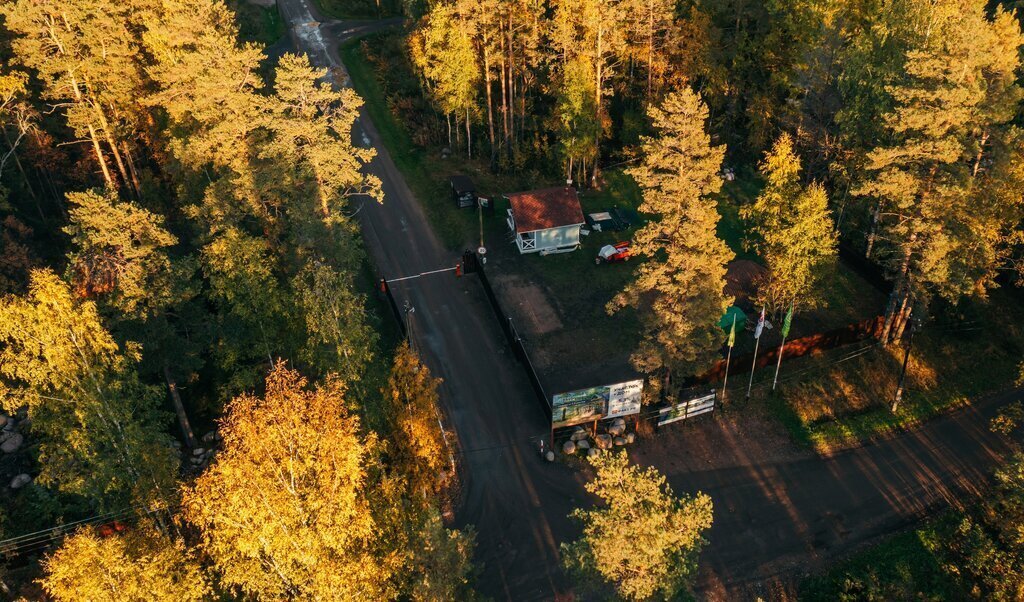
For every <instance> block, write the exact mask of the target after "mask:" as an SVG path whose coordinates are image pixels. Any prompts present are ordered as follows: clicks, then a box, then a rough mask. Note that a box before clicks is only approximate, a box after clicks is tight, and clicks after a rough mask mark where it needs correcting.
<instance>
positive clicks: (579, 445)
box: [576, 439, 590, 451]
mask: <svg viewBox="0 0 1024 602" xmlns="http://www.w3.org/2000/svg"><path fill="white" fill-rule="evenodd" d="M576 449H578V450H580V451H586V450H588V449H590V441H587V440H586V439H583V440H582V441H577V442H576Z"/></svg>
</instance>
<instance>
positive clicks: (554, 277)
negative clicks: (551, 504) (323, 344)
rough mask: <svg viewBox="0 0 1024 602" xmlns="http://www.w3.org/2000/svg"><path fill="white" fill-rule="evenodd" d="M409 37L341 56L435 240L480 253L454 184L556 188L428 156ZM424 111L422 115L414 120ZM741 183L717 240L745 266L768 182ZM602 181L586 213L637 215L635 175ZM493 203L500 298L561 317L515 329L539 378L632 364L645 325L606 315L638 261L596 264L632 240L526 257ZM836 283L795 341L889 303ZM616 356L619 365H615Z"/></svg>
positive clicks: (745, 174)
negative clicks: (615, 209)
mask: <svg viewBox="0 0 1024 602" xmlns="http://www.w3.org/2000/svg"><path fill="white" fill-rule="evenodd" d="M402 35H403V34H402V33H401V32H386V33H382V34H378V35H376V36H371V37H369V38H367V39H366V41H365V42H362V43H360V42H350V43H348V44H346V45H344V46H343V47H342V48H341V54H342V58H343V59H344V61H345V64H346V66H347V67H348V70H349V73H350V75H351V77H352V81H353V84H354V86H355V88H356V90H357V91H358V92H359V94H360V95H361V96H362V97H363V98H364V99H365V100H366V106H367V110H368V112H369V113H370V116H371V118H372V119H373V121H374V124H375V125H376V127H377V129H378V131H379V132H380V134H381V137H382V138H383V140H384V144H385V145H386V147H387V148H388V150H389V152H390V154H391V157H392V159H393V160H394V162H395V164H396V165H397V166H398V168H399V169H400V170H401V171H402V173H403V175H404V176H405V179H406V181H407V183H408V184H409V186H410V188H411V189H412V190H413V192H414V193H415V194H416V196H417V198H418V199H419V201H420V202H421V203H422V205H423V207H424V210H425V211H426V213H427V216H428V219H429V220H430V222H431V225H432V226H433V228H434V231H435V232H436V233H437V234H438V236H439V238H440V239H441V240H442V242H443V243H444V244H445V245H446V246H447V247H449V248H450V249H453V250H457V249H461V248H467V247H468V248H475V247H477V246H478V244H479V238H480V224H479V222H478V216H477V214H476V213H475V212H473V211H471V210H461V211H460V210H456V209H455V208H454V207H453V203H452V201H451V200H450V196H449V189H448V184H447V177H448V176H449V175H451V174H454V173H464V174H467V175H469V176H470V177H471V178H473V180H474V182H475V184H476V186H477V190H478V191H479V192H480V193H481V194H484V195H487V196H492V197H498V196H499V195H500V193H502V192H509V191H516V190H526V189H530V188H539V187H546V186H551V185H552V184H555V182H552V181H551V179H550V178H544V177H543V176H541V175H540V174H538V173H536V172H534V171H526V172H520V173H511V174H509V173H506V174H494V173H492V172H491V170H490V169H489V168H488V165H487V162H486V161H481V160H479V159H473V160H467V159H466V158H465V157H462V156H459V155H458V153H456V155H453V156H450V157H447V158H443V157H442V156H441V154H440V152H439V149H436V148H435V149H433V150H428V149H429V148H430V147H431V145H430V144H424V143H422V140H421V139H420V138H415V137H414V134H416V133H417V131H418V132H419V135H420V136H422V130H423V124H416V125H415V126H413V125H410V124H409V123H406V122H403V118H405V119H406V120H407V119H411V117H410V116H411V115H419V116H420V117H419V119H420V120H423V119H425V117H424V114H423V113H422V111H423V109H422V105H416V104H415V100H416V97H417V96H418V95H420V92H419V85H420V84H419V81H418V80H417V79H416V78H415V76H414V75H412V74H411V68H410V67H409V65H408V63H407V61H406V59H405V58H404V56H403V53H402V50H401V36H402ZM417 108H418V109H419V110H420V111H421V112H420V113H416V112H415V109H417ZM417 127H418V128H419V130H417ZM417 142H420V143H419V144H417ZM736 174H737V178H736V179H735V180H733V181H731V182H725V183H724V185H723V190H722V193H721V195H720V200H719V211H720V213H721V214H722V220H721V222H720V223H719V227H718V233H719V235H720V236H721V237H722V238H723V239H724V240H725V241H726V242H727V244H729V246H730V247H731V248H732V249H733V251H734V252H736V253H737V257H738V258H740V259H747V260H750V259H756V257H754V256H753V255H752V254H750V253H747V252H746V251H745V250H744V248H743V240H742V233H743V227H742V224H741V222H740V219H739V206H740V205H742V204H745V203H748V202H751V201H752V200H753V198H754V197H755V196H756V195H757V193H758V192H759V190H760V187H761V182H760V178H759V177H758V175H757V173H756V171H755V170H754V169H752V168H750V167H739V168H737V169H736ZM605 176H606V184H605V186H604V187H603V188H602V190H597V191H595V190H584V191H582V192H581V203H582V206H583V210H584V212H585V213H589V212H593V211H598V210H603V209H608V208H610V207H612V206H616V205H617V206H620V207H628V208H631V209H635V208H636V207H637V206H638V205H639V203H640V200H641V197H640V190H639V188H638V187H637V186H636V184H635V183H634V182H633V181H632V179H631V178H630V177H629V176H627V175H625V174H624V173H623V172H621V171H614V170H613V171H608V172H607V173H606V174H605ZM496 200H497V203H496V211H495V214H494V216H493V217H488V218H487V219H486V220H485V222H484V224H483V236H484V242H485V245H486V246H487V248H488V251H489V254H488V258H489V260H490V261H491V262H492V263H491V265H492V266H493V272H494V273H496V274H497V275H499V278H498V280H499V282H498V284H499V290H502V287H501V278H500V276H501V275H506V276H508V277H509V278H513V279H515V281H516V284H518V285H523V286H526V287H532V288H533V289H535V290H531V291H527V293H529V295H531V298H530V299H538V298H539V299H540V301H541V302H542V303H544V304H546V305H547V306H549V307H548V308H545V309H549V310H550V311H549V313H551V314H553V315H554V316H555V318H556V320H554V321H552V322H553V323H556V326H557V328H556V329H550V330H549V329H547V328H533V329H532V332H531V328H530V326H531V324H530V323H529V322H530V321H529V320H517V321H518V322H520V329H521V330H523V329H525V330H526V333H525V334H527V335H528V337H529V339H530V341H529V342H530V344H531V348H532V349H534V350H536V352H537V354H538V355H539V357H538V358H535V359H537V360H539V362H538V363H539V364H541V366H540V369H541V371H542V372H543V371H544V365H545V364H547V365H550V366H552V367H553V369H554V370H555V371H556V372H557V371H558V370H557V369H555V368H554V367H555V366H557V365H561V366H566V365H568V366H570V368H578V367H579V366H590V367H592V371H594V372H601V371H603V370H604V369H605V367H606V365H605V362H606V361H611V362H612V363H614V364H616V365H617V366H619V367H620V368H621V366H623V365H628V357H629V355H630V353H631V352H632V350H633V349H634V348H635V347H636V343H637V340H638V337H639V323H638V321H637V318H636V316H635V313H634V312H632V311H630V310H626V311H623V312H620V313H619V314H617V315H616V316H608V315H607V313H606V311H605V307H606V305H607V303H608V301H609V300H611V298H612V297H613V296H614V295H615V294H616V293H617V292H619V291H621V290H622V289H623V287H624V286H625V285H626V283H627V282H629V281H630V280H631V278H632V276H633V273H634V270H635V269H636V266H637V262H636V261H632V262H629V263H627V264H614V265H602V266H595V265H594V257H595V256H596V254H597V251H598V250H599V249H600V247H601V246H602V245H605V244H609V243H614V242H618V241H620V240H627V239H628V238H629V237H630V236H631V234H632V232H631V231H629V232H622V233H618V234H616V233H596V232H595V233H591V234H590V235H589V236H587V237H584V239H583V248H582V249H580V250H579V251H576V252H573V253H567V254H562V255H552V256H547V257H539V256H536V255H527V256H522V255H519V253H518V252H517V251H516V250H515V248H514V245H513V244H512V242H511V240H512V239H511V236H510V234H509V233H508V232H507V228H506V226H505V223H504V215H505V210H506V208H507V204H506V203H504V202H503V199H500V198H497V199H496ZM492 280H493V278H492ZM833 280H834V281H833V282H830V283H829V286H828V287H827V290H826V297H827V298H828V303H827V306H826V307H825V308H822V309H820V310H816V311H814V312H807V313H806V314H801V315H799V316H798V317H797V319H795V320H794V323H793V333H792V336H802V335H804V334H811V333H814V332H819V331H821V330H828V329H832V328H837V327H841V326H845V325H846V324H848V323H850V322H854V321H858V320H862V319H865V318H870V317H873V316H874V315H877V313H878V312H879V310H880V309H881V305H882V303H883V302H884V299H883V298H882V297H881V295H880V294H879V293H878V292H877V291H875V290H874V289H873V288H871V287H870V285H868V284H867V283H865V282H864V281H863V280H861V279H860V278H859V277H857V276H856V275H855V274H853V273H851V272H849V271H848V270H844V269H839V270H837V273H836V275H835V278H834V279H833ZM507 291H508V289H507V288H506V289H505V290H502V293H501V294H502V295H503V297H505V296H507V295H506V293H507ZM538 291H539V292H538ZM530 299H517V298H515V297H513V298H511V299H509V302H508V303H507V305H510V306H511V307H509V308H506V309H507V310H511V311H513V313H515V312H516V308H517V307H520V306H522V307H525V308H526V309H530V308H529V307H528V306H529V305H531V304H532V303H533V302H532V301H531V300H530ZM749 338H750V337H739V341H738V346H737V349H736V352H737V353H743V352H745V351H749V350H750V349H747V347H752V345H753V341H752V340H750V341H748V340H747V339H749ZM763 342H768V341H767V340H766V341H763ZM613 356H614V357H615V360H614V361H613V360H611V359H610V358H612V357H613ZM572 371H573V370H571V369H570V372H572ZM621 371H622V372H623V373H624V372H625V371H624V370H621ZM563 377H564V378H563ZM552 378H554V379H555V380H556V381H561V380H565V379H568V380H573V377H571V376H569V375H564V374H554V375H553V376H552Z"/></svg>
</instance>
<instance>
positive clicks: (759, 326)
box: [754, 307, 764, 339]
mask: <svg viewBox="0 0 1024 602" xmlns="http://www.w3.org/2000/svg"><path fill="white" fill-rule="evenodd" d="M762 330H764V308H763V307H762V308H761V317H760V318H758V319H757V328H755V329H754V338H755V339H759V338H761V331H762Z"/></svg>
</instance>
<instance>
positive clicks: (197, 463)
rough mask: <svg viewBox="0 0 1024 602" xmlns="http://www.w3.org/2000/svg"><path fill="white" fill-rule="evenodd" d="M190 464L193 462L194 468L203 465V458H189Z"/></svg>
mask: <svg viewBox="0 0 1024 602" xmlns="http://www.w3.org/2000/svg"><path fill="white" fill-rule="evenodd" d="M189 462H191V463H192V464H193V465H194V466H199V465H200V464H202V463H203V459H202V458H189Z"/></svg>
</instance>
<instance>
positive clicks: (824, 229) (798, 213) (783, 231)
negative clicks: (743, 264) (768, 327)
mask: <svg viewBox="0 0 1024 602" xmlns="http://www.w3.org/2000/svg"><path fill="white" fill-rule="evenodd" d="M761 174H762V175H763V176H764V179H765V186H764V188H763V189H762V190H761V193H760V194H759V195H758V196H757V199H756V200H755V201H754V203H753V204H752V205H749V206H747V207H743V208H742V210H741V215H742V216H743V218H744V219H746V220H747V221H748V222H749V223H750V224H751V228H750V229H751V232H753V234H754V235H755V236H756V240H755V242H754V244H753V247H754V249H755V250H756V251H757V252H758V253H759V254H760V256H761V257H762V258H763V259H764V260H765V263H767V264H768V269H769V272H768V273H767V274H766V275H765V276H764V277H763V278H761V279H760V280H759V281H758V283H757V287H758V296H759V298H760V299H759V301H760V303H761V304H762V305H765V306H767V307H768V308H769V310H771V311H784V310H785V308H786V307H788V306H789V305H791V304H796V305H799V306H800V307H802V308H813V307H815V306H816V305H818V304H819V303H820V302H821V299H822V292H821V289H822V278H823V277H824V275H825V274H826V273H827V270H828V269H829V268H830V267H831V266H833V265H834V262H835V258H836V233H835V228H834V227H833V225H832V216H831V214H830V212H829V210H828V197H827V195H826V193H825V189H824V187H822V186H821V185H820V184H817V183H814V184H811V185H809V186H803V185H802V184H801V182H800V158H799V157H797V156H796V153H794V152H793V139H792V138H791V137H790V136H789V135H788V134H783V135H782V136H781V137H780V138H779V139H778V140H777V141H776V142H775V146H774V147H773V148H772V150H771V152H769V153H768V154H767V155H765V159H764V161H763V162H762V163H761Z"/></svg>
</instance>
